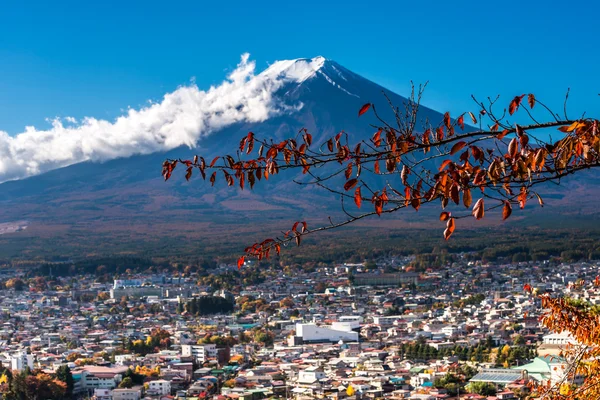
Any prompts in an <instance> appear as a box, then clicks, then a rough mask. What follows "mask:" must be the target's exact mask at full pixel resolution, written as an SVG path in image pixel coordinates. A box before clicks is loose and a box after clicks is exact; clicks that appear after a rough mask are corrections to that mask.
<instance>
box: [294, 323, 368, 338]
mask: <svg viewBox="0 0 600 400" xmlns="http://www.w3.org/2000/svg"><path fill="white" fill-rule="evenodd" d="M351 326H352V324H350V323H340V324H338V325H336V328H338V329H333V327H329V326H318V325H315V324H296V337H297V338H300V339H301V340H302V341H303V342H339V341H340V340H343V341H345V342H357V341H358V332H354V331H352V330H351ZM342 329H343V330H342Z"/></svg>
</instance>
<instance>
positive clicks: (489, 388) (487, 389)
mask: <svg viewBox="0 0 600 400" xmlns="http://www.w3.org/2000/svg"><path fill="white" fill-rule="evenodd" d="M467 389H468V390H469V391H470V392H471V393H477V394H478V395H480V396H494V395H495V394H496V387H495V386H494V384H492V383H489V382H471V383H469V385H468V386H467Z"/></svg>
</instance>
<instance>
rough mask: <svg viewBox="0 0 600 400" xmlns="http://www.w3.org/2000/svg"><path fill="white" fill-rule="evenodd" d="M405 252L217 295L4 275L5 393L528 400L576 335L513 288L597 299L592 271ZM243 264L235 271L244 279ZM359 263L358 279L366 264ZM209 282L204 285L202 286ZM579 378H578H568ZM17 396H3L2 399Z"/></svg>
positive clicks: (120, 398)
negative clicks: (549, 323) (443, 261)
mask: <svg viewBox="0 0 600 400" xmlns="http://www.w3.org/2000/svg"><path fill="white" fill-rule="evenodd" d="M411 261H413V259H412V258H411V257H386V258H382V259H380V260H377V262H376V263H373V262H372V263H370V264H371V265H368V266H367V265H366V263H353V264H350V263H347V264H339V265H332V266H328V267H325V266H324V267H318V268H316V269H314V271H310V272H306V271H302V270H291V269H290V268H282V269H280V270H277V271H272V276H271V277H270V278H269V279H265V280H263V281H262V282H259V283H253V284H250V285H233V286H231V287H224V286H223V285H219V284H216V283H214V282H220V281H219V279H216V278H219V277H223V276H232V275H235V274H236V273H237V270H238V269H237V266H234V265H227V264H222V265H219V266H217V267H216V268H215V269H214V270H212V271H211V276H213V277H216V278H215V279H213V280H212V281H211V282H208V281H207V279H202V278H203V277H202V276H200V275H199V274H196V273H193V272H189V271H188V272H187V273H184V272H182V273H179V272H177V273H173V272H168V271H163V272H155V273H152V274H146V273H135V272H133V271H128V272H127V273H125V274H121V275H122V276H116V277H115V279H112V280H110V281H105V280H102V279H98V277H97V275H94V274H86V275H78V276H53V275H52V270H50V271H49V274H48V276H45V277H41V276H36V277H31V276H27V275H26V270H25V269H22V270H21V269H2V270H0V271H1V273H2V275H0V281H1V282H2V289H1V290H0V304H1V306H0V307H1V313H0V324H1V326H0V361H1V368H0V392H2V393H3V394H4V396H5V397H4V398H8V399H12V398H15V399H17V398H39V399H40V400H41V399H54V398H56V399H59V398H79V399H84V398H86V399H87V398H91V399H97V400H112V399H114V400H138V399H157V400H165V399H208V398H212V399H241V400H258V399H264V398H287V399H313V398H320V399H419V400H432V399H457V398H460V399H499V400H506V399H523V398H525V397H526V396H527V394H528V393H529V391H530V388H531V385H530V383H531V382H536V383H547V382H551V383H552V382H559V381H560V380H561V379H562V377H563V375H564V365H565V360H563V359H562V358H561V357H560V354H561V349H562V348H563V347H564V346H566V345H567V344H569V343H573V339H572V338H571V337H570V336H569V335H567V334H561V333H552V332H549V331H548V330H546V329H543V328H542V327H541V325H540V323H539V317H540V315H541V313H542V312H543V310H542V309H541V307H540V304H539V302H538V301H537V300H536V299H534V298H533V297H532V296H531V295H530V294H529V293H528V292H526V291H525V290H524V289H523V287H524V285H529V286H530V287H532V288H535V289H534V290H536V291H541V292H551V293H555V294H557V295H565V294H567V295H569V296H570V297H573V298H581V299H586V300H587V301H589V302H591V303H592V304H598V303H600V289H598V288H596V287H594V286H592V285H588V284H587V283H588V282H592V281H593V280H594V278H595V277H596V276H597V275H598V268H599V266H600V263H596V262H589V263H584V262H581V263H569V264H567V263H561V262H557V261H542V262H523V263H506V264H491V263H490V264H487V263H483V262H480V261H467V259H461V258H460V257H458V258H457V259H456V260H455V261H454V262H453V263H451V264H449V265H447V266H445V267H442V268H435V270H432V269H426V270H425V271H422V272H416V271H414V270H411V268H407V265H409V264H410V263H411ZM246 267H247V266H243V267H242V268H246ZM367 267H368V268H367ZM204 278H206V277H204ZM575 383H576V382H575ZM11 396H13V397H11Z"/></svg>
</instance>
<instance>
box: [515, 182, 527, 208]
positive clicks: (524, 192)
mask: <svg viewBox="0 0 600 400" xmlns="http://www.w3.org/2000/svg"><path fill="white" fill-rule="evenodd" d="M517 200H519V206H520V207H521V209H523V208H525V203H526V202H527V189H526V188H525V186H523V187H521V192H520V193H519V196H517Z"/></svg>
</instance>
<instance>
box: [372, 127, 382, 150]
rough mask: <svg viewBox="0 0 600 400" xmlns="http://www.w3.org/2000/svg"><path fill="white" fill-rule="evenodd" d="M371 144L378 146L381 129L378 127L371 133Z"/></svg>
mask: <svg viewBox="0 0 600 400" xmlns="http://www.w3.org/2000/svg"><path fill="white" fill-rule="evenodd" d="M373 144H374V145H375V147H379V146H380V145H381V129H379V130H378V131H377V132H375V134H374V135H373Z"/></svg>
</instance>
